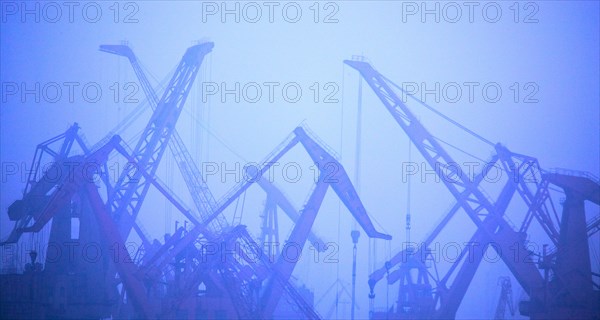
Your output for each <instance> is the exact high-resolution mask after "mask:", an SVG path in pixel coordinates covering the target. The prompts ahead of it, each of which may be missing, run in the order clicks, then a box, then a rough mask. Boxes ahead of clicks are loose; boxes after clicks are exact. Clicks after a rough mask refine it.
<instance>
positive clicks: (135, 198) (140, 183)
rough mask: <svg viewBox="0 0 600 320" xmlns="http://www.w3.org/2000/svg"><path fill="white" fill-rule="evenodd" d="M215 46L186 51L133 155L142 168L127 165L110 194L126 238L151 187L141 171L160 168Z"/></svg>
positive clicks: (113, 207)
mask: <svg viewBox="0 0 600 320" xmlns="http://www.w3.org/2000/svg"><path fill="white" fill-rule="evenodd" d="M213 46H214V45H213V43H211V42H208V43H204V44H200V45H195V46H192V47H190V48H189V49H188V50H187V51H186V53H185V54H184V56H183V58H182V59H181V62H180V63H179V66H178V67H177V69H176V70H175V74H174V75H173V77H172V78H171V81H170V82H169V84H168V85H167V88H166V90H165V92H164V93H163V96H162V98H161V99H160V101H159V103H158V105H157V108H156V110H155V111H154V113H153V114H152V117H151V118H150V121H149V122H148V124H147V126H146V128H145V129H144V131H143V133H142V136H141V138H140V140H139V142H138V143H137V145H136V147H135V149H134V152H133V156H134V157H135V159H136V162H137V164H138V165H139V168H136V167H133V166H128V167H127V168H125V169H124V170H123V172H122V174H121V175H120V177H119V180H118V181H117V183H116V185H115V186H114V191H113V193H112V195H111V196H110V197H109V202H110V209H111V212H113V217H114V218H115V219H116V220H117V221H119V228H120V231H121V234H122V236H123V238H125V239H126V238H127V236H128V235H129V232H130V231H131V228H132V226H133V224H134V222H135V219H136V217H137V214H138V213H139V210H140V207H141V205H142V203H143V200H144V197H145V196H146V194H147V192H148V190H149V187H150V184H149V183H148V181H146V179H145V178H144V176H143V175H142V174H141V171H144V172H147V173H149V174H150V175H151V176H153V175H154V173H155V172H156V170H157V169H158V164H159V162H160V159H161V157H162V155H163V153H164V151H165V149H166V147H167V143H168V141H169V139H170V138H171V135H172V132H173V129H174V128H175V124H176V122H177V119H178V118H179V115H180V114H181V111H182V110H183V105H184V103H185V101H186V98H187V96H188V94H189V91H190V89H191V86H192V83H193V81H194V79H195V78H196V75H197V73H198V71H199V69H200V65H201V63H202V60H203V59H204V56H205V55H206V54H208V53H209V52H210V51H211V50H212V48H213ZM121 219H122V220H121Z"/></svg>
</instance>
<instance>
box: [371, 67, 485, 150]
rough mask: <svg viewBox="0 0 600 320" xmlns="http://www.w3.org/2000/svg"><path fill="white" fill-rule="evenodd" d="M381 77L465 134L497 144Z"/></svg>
mask: <svg viewBox="0 0 600 320" xmlns="http://www.w3.org/2000/svg"><path fill="white" fill-rule="evenodd" d="M381 77H382V78H383V79H384V80H385V81H387V82H389V83H391V84H392V86H394V87H396V88H397V89H398V90H400V91H402V92H403V93H404V94H406V95H408V96H409V97H410V98H411V99H413V100H415V101H416V102H417V103H419V104H420V105H422V106H424V107H425V108H427V109H429V110H430V111H431V112H433V113H435V114H436V115H438V116H440V117H441V118H443V119H445V120H446V121H448V122H450V123H452V124H453V125H455V126H457V127H458V128H460V129H462V130H464V131H465V132H467V133H469V134H470V135H472V136H473V137H475V138H477V139H479V140H480V141H482V142H484V143H486V144H488V145H490V146H492V147H494V146H495V145H496V144H495V143H493V142H491V141H490V140H488V139H486V138H484V137H482V136H481V135H479V134H477V133H475V132H474V131H472V130H471V129H469V128H467V127H465V126H463V125H462V124H460V123H458V122H456V121H455V120H453V119H452V118H450V117H448V116H446V115H445V114H443V113H441V112H439V111H437V110H436V109H435V108H433V107H432V106H430V105H428V104H427V103H425V102H423V101H421V100H419V99H418V98H416V97H415V96H414V95H412V94H409V93H408V92H406V90H404V89H402V88H401V87H400V86H398V85H397V84H395V83H394V82H393V81H392V80H390V79H388V78H386V77H385V76H383V75H381Z"/></svg>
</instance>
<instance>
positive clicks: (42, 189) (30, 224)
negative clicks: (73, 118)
mask: <svg viewBox="0 0 600 320" xmlns="http://www.w3.org/2000/svg"><path fill="white" fill-rule="evenodd" d="M78 131H79V125H78V124H77V123H75V124H73V125H72V126H70V127H69V129H67V131H65V132H64V133H63V134H60V135H58V136H56V137H53V138H51V139H48V140H46V141H44V142H42V143H40V144H39V145H38V146H37V149H36V151H35V154H34V156H33V161H32V164H31V170H30V171H29V175H28V177H27V183H26V185H25V189H24V190H23V198H22V199H20V200H16V201H15V202H14V203H12V204H11V205H10V206H9V207H8V217H9V219H10V220H11V221H15V226H14V228H13V230H12V232H11V233H10V235H9V236H8V237H7V238H6V239H5V240H3V241H2V244H6V243H15V242H17V241H18V240H19V238H20V237H21V234H23V232H26V231H39V230H41V228H42V227H43V226H44V225H45V224H46V222H48V219H47V217H44V216H43V215H42V214H41V210H40V209H41V208H43V207H44V205H45V203H47V202H48V201H49V198H50V197H51V195H52V194H53V192H54V191H55V190H56V189H57V188H58V186H60V185H61V184H62V183H64V181H65V180H66V179H67V178H68V175H67V174H63V173H65V172H70V171H72V170H73V168H72V167H70V166H71V165H72V164H71V163H69V155H70V153H71V149H72V147H73V145H74V144H77V145H78V146H79V147H80V148H81V149H82V150H84V151H87V147H86V145H85V142H84V141H83V140H82V139H81V137H80V136H79V135H78ZM61 141H62V142H61ZM59 142H61V143H60V146H59V147H58V148H53V145H54V144H57V143H59ZM46 155H47V156H50V157H51V159H52V162H51V163H52V166H51V167H50V168H46V171H45V172H43V173H42V176H41V177H40V178H39V179H37V177H38V176H39V175H40V169H42V167H43V163H42V161H43V159H44V157H45V156H46Z"/></svg>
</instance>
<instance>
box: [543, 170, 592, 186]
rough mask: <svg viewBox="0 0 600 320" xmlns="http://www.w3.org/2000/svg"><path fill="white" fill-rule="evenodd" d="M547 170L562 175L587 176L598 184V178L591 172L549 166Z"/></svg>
mask: <svg viewBox="0 0 600 320" xmlns="http://www.w3.org/2000/svg"><path fill="white" fill-rule="evenodd" d="M547 172H548V173H555V174H562V175H566V176H574V177H581V178H588V179H590V180H592V181H594V182H595V183H596V184H600V179H599V178H598V177H597V176H596V175H594V174H592V173H591V172H587V171H579V170H572V169H565V168H551V169H549V170H548V171H547Z"/></svg>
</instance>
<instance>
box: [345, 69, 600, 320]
mask: <svg viewBox="0 0 600 320" xmlns="http://www.w3.org/2000/svg"><path fill="white" fill-rule="evenodd" d="M344 62H345V63H346V64H347V65H349V66H351V67H352V68H354V69H356V70H358V71H359V72H360V74H361V76H362V77H363V78H364V79H365V80H366V82H367V83H368V84H369V86H370V87H371V89H372V90H373V91H374V92H375V94H376V95H377V97H378V98H379V99H380V101H381V102H382V103H383V105H384V106H385V107H386V109H387V110H388V111H389V113H390V114H391V115H392V117H393V118H394V120H395V121H396V122H397V123H398V124H399V125H400V127H401V128H402V129H403V130H404V132H405V133H406V134H407V135H408V137H409V138H410V140H411V142H412V143H414V145H415V147H416V148H417V150H419V152H420V153H421V155H422V156H423V157H424V158H425V160H426V161H427V163H428V164H429V165H430V166H431V167H432V168H434V170H435V172H436V174H437V175H438V176H440V178H441V180H442V181H443V183H444V185H445V186H446V187H447V188H448V190H449V191H450V192H451V194H452V195H453V196H454V197H455V199H456V200H457V204H456V205H455V206H454V207H453V208H452V209H451V210H450V212H449V213H448V214H446V216H444V218H443V220H442V222H441V223H440V224H439V225H437V226H436V228H435V229H434V231H433V232H432V234H431V235H430V236H429V237H428V238H427V239H426V241H425V242H424V246H423V248H422V249H421V250H420V251H418V252H417V253H419V254H417V255H416V256H417V257H419V256H420V257H423V258H425V257H427V256H428V254H427V251H428V250H429V249H428V248H427V247H428V245H429V244H430V243H431V241H432V240H433V238H435V236H437V234H439V232H440V231H441V230H442V229H443V228H444V227H445V226H446V224H447V223H448V221H449V220H450V218H451V217H452V216H453V215H454V213H455V212H456V211H457V210H458V209H459V208H462V209H463V210H464V211H465V212H466V213H467V215H468V217H469V218H470V219H471V220H472V221H473V222H474V223H475V225H476V227H477V230H476V232H475V234H474V235H473V236H472V237H471V239H470V241H469V242H468V243H469V244H471V245H469V246H466V247H465V248H464V249H463V250H462V252H461V253H460V255H459V259H458V260H459V261H457V262H456V263H454V264H453V265H452V266H451V268H450V270H449V272H448V273H447V274H446V276H444V277H443V278H442V279H441V280H437V281H436V284H437V287H436V290H435V294H434V297H432V298H433V301H432V299H429V300H428V301H427V302H425V303H424V304H423V307H422V308H418V309H419V310H418V312H419V313H421V314H420V316H423V315H428V316H429V317H439V318H453V317H455V315H456V311H457V309H458V306H459V305H460V303H461V301H462V299H463V297H464V294H465V292H466V290H467V288H468V286H469V284H470V282H471V280H472V278H473V276H474V274H475V271H476V270H477V267H478V265H479V264H480V262H481V260H482V256H483V254H484V252H485V249H486V248H488V246H489V245H490V244H491V243H493V244H494V245H493V246H492V247H493V248H494V249H495V250H496V251H497V252H498V254H499V256H501V258H502V260H503V261H504V263H505V264H506V265H507V266H508V268H509V269H510V270H511V272H512V273H513V275H514V276H515V278H516V279H517V281H518V282H519V284H520V285H521V286H522V287H523V289H524V290H525V291H526V292H527V293H528V294H529V296H530V299H531V300H530V302H528V303H525V304H523V306H524V307H523V308H522V309H521V313H522V314H528V315H531V316H532V317H551V316H554V317H557V316H559V315H558V314H565V313H568V312H571V314H581V315H591V314H593V313H594V312H595V311H594V310H597V309H594V306H595V303H589V301H588V300H587V299H584V300H578V301H585V302H586V303H585V304H583V305H581V306H577V305H576V304H570V305H569V306H568V307H566V308H563V307H564V306H561V307H557V309H560V310H561V312H559V313H556V312H554V311H551V309H553V305H552V304H548V303H546V299H545V297H546V295H545V294H546V291H547V290H548V288H547V286H546V284H545V282H544V279H543V278H542V276H541V275H540V273H539V271H538V270H537V267H536V265H535V264H534V263H533V262H532V261H531V257H530V255H531V254H530V252H529V250H527V246H526V243H525V240H526V236H527V234H526V233H525V231H526V230H527V226H525V227H524V228H522V229H521V230H519V231H516V230H514V229H513V227H512V226H511V224H510V223H508V222H507V221H506V219H505V218H504V216H503V215H504V211H505V210H506V208H507V206H508V204H509V202H510V199H511V198H512V195H513V194H514V193H515V192H518V193H519V194H520V196H521V197H522V198H523V199H524V200H525V202H526V203H527V204H528V205H529V212H528V218H527V219H529V220H528V221H531V218H532V217H534V216H535V217H536V219H537V220H538V221H540V224H541V225H542V227H543V228H544V230H545V231H546V233H547V235H548V236H549V237H550V239H551V240H552V241H553V242H556V241H557V239H558V232H557V231H556V228H555V227H554V225H553V224H552V221H551V220H550V219H549V215H548V212H547V211H546V209H547V208H546V207H545V206H541V205H542V202H541V201H539V198H543V196H540V195H543V192H544V190H543V188H539V184H538V185H537V186H538V189H537V194H536V193H531V192H530V191H529V189H528V188H526V187H524V186H523V182H524V181H525V180H524V179H508V180H509V181H508V182H507V183H506V185H505V186H504V187H503V189H502V192H501V193H500V196H499V197H498V199H497V201H496V202H495V203H492V202H491V201H490V200H489V199H488V198H487V197H486V196H485V194H484V192H483V191H482V190H480V188H479V187H478V185H479V183H480V182H481V180H483V178H484V176H485V173H484V172H482V173H480V174H479V175H478V176H476V177H474V179H473V180H471V179H470V178H469V177H468V175H466V174H464V172H462V170H461V168H460V167H459V166H457V165H456V162H455V161H454V160H453V159H452V158H451V157H450V156H449V154H448V153H447V152H446V151H445V150H444V149H443V148H442V146H441V143H440V141H439V140H438V139H436V138H435V137H434V136H433V135H431V134H430V133H429V132H428V131H427V130H426V129H425V128H424V127H423V125H422V124H421V123H420V121H418V119H417V118H416V117H415V116H414V115H413V114H412V113H411V111H410V110H409V109H408V107H407V106H406V105H405V104H404V102H403V101H402V100H401V99H400V98H399V97H398V95H397V93H396V92H395V91H394V90H393V88H396V89H399V90H402V89H401V88H400V87H399V86H397V85H395V84H394V83H393V82H392V81H390V80H389V79H387V78H385V77H384V76H383V75H381V74H380V73H379V72H377V71H375V69H373V67H372V66H371V65H370V64H368V63H366V62H362V61H349V60H346V61H344ZM422 104H423V105H425V104H424V103H422ZM430 110H431V109H430ZM438 115H441V114H439V113H438ZM441 116H443V115H441ZM443 117H444V118H445V119H446V120H449V121H450V122H451V123H453V124H455V125H457V126H459V127H461V128H462V129H465V130H466V131H467V132H468V133H470V134H472V135H474V136H476V137H478V138H480V139H481V140H482V141H484V142H486V143H488V144H489V145H492V146H494V147H495V148H496V151H497V154H496V155H494V156H493V157H492V160H491V161H490V163H491V164H494V163H496V162H497V161H499V162H500V165H502V167H503V168H504V169H505V170H507V171H508V172H509V173H510V174H511V176H514V177H522V175H523V174H524V173H523V172H520V171H518V170H519V169H521V168H518V167H515V166H514V165H512V164H510V161H509V160H511V157H517V158H525V159H526V158H528V157H524V156H521V155H518V154H514V153H511V152H510V151H508V150H507V149H506V148H505V147H503V146H501V145H499V144H493V143H491V142H489V141H488V140H485V139H483V138H482V137H480V136H478V135H476V134H475V133H474V132H472V131H470V130H468V129H466V128H464V127H462V126H460V125H459V124H458V123H456V122H454V121H453V120H451V119H449V118H447V117H445V116H443ZM522 171H526V170H522ZM538 174H539V172H538ZM448 177H452V179H448ZM515 180H518V181H515ZM517 182H518V183H517ZM534 194H535V195H536V196H537V198H534ZM534 200H537V202H536V201H534ZM592 201H593V200H592ZM532 203H534V204H536V205H535V206H532V205H531V204H532ZM527 219H526V221H527ZM564 219H565V213H564V212H563V220H564ZM584 226H585V223H584ZM561 230H562V228H561ZM583 234H587V233H586V232H584V233H583ZM586 243H587V238H586ZM480 244H481V245H482V246H481V250H480V248H477V250H473V247H472V245H480ZM511 250H512V252H515V255H514V256H511V255H507V254H502V252H504V253H506V252H511ZM578 251H582V250H578ZM586 254H587V255H588V256H589V252H586ZM411 256H413V253H412V252H407V250H404V251H402V252H400V253H399V254H397V255H396V256H395V257H394V258H392V260H390V262H388V263H386V268H385V269H383V268H381V269H379V270H376V271H375V272H373V274H372V275H371V276H370V279H369V284H370V287H371V294H370V297H371V298H374V293H373V288H374V286H375V284H376V283H377V281H379V280H380V279H381V278H382V277H383V276H384V275H385V274H386V273H387V272H388V271H389V268H390V267H391V266H394V265H396V264H398V263H400V262H406V261H407V260H409V258H410V257H411ZM413 260H414V259H413ZM460 262H462V264H460V268H459V263H460ZM424 265H425V261H424V259H421V261H417V263H416V264H415V265H413V266H412V267H408V268H406V266H407V265H405V267H404V268H401V269H399V270H398V271H397V272H396V273H397V275H396V276H395V277H392V275H390V278H392V279H388V282H393V281H394V279H399V278H402V275H403V274H404V275H406V272H407V271H408V270H410V269H414V268H417V269H418V270H420V271H422V272H424V271H426V269H425V268H424ZM457 268H458V271H457V272H456V275H455V276H454V279H453V281H452V283H451V284H450V286H449V287H448V286H447V284H448V281H449V279H450V275H451V274H452V273H453V272H454V271H455V270H456V269H457ZM588 269H589V266H588ZM585 270H586V269H581V271H584V272H585ZM584 274H586V275H587V274H588V273H584ZM423 275H424V276H423V277H420V278H422V280H421V281H420V282H419V283H417V285H419V286H422V287H425V288H427V286H428V282H427V274H426V273H423ZM585 277H586V276H584V278H585ZM586 279H587V280H588V282H591V281H589V280H591V275H590V277H589V278H586ZM590 286H591V285H590ZM401 288H402V286H401ZM574 288H575V287H569V286H564V287H563V289H567V290H569V289H574ZM569 291H570V292H569V294H572V295H576V292H574V291H571V290H569ZM429 292H431V293H433V291H431V290H429ZM401 303H402V301H401V299H400V297H399V300H398V304H399V305H398V309H397V313H395V314H393V315H389V316H392V317H401V318H405V317H413V316H415V315H414V314H411V313H412V312H414V310H415V309H414V308H411V307H407V308H404V306H402V305H401ZM417 305H419V304H418V303H417ZM531 306H534V307H531ZM538 306H543V307H541V308H540V307H538ZM554 306H555V305H554ZM561 308H563V309H561ZM525 309H527V310H525ZM555 309H556V308H555ZM385 317H387V315H385ZM559 317H560V316H559Z"/></svg>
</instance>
